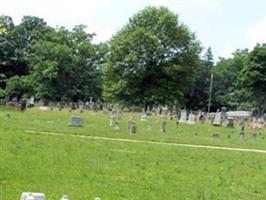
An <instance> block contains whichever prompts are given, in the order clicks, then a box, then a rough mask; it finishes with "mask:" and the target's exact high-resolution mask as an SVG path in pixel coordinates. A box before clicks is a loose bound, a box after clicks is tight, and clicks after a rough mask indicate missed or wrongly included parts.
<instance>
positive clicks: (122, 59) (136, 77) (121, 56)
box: [103, 7, 201, 108]
mask: <svg viewBox="0 0 266 200" xmlns="http://www.w3.org/2000/svg"><path fill="white" fill-rule="evenodd" d="M200 51H201V48H200V46H199V43H198V41H197V40H196V39H195V36H194V35H193V34H192V33H191V32H190V31H189V30H188V28H187V27H186V26H185V25H183V24H181V23H180V22H179V21H178V19H177V16H176V15H175V14H174V13H172V12H170V11H169V10H168V9H167V8H165V7H160V8H156V7H147V8H146V9H144V10H142V11H140V12H139V13H137V14H136V15H135V16H133V17H132V18H131V19H130V20H129V23H128V24H127V25H125V26H124V27H123V28H122V29H121V30H120V31H119V32H118V33H117V34H116V35H115V36H114V37H113V38H112V39H111V41H110V52H109V56H108V59H107V64H106V68H105V80H104V93H103V95H104V98H105V100H108V101H115V102H117V101H118V102H121V103H123V104H129V105H132V104H133V105H144V106H145V107H146V108H147V106H148V105H151V106H152V105H153V104H162V105H166V104H168V105H169V104H173V103H174V102H177V103H178V104H182V103H183V101H184V96H185V94H186V93H187V92H188V91H190V90H191V89H192V88H193V85H194V82H195V76H196V70H197V67H198V65H199V53H200Z"/></svg>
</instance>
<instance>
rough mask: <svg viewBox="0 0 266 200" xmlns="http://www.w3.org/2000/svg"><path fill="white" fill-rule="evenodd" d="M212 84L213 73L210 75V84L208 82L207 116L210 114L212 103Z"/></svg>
mask: <svg viewBox="0 0 266 200" xmlns="http://www.w3.org/2000/svg"><path fill="white" fill-rule="evenodd" d="M212 82H213V73H211V82H210V91H209V92H210V93H209V104H208V114H209V113H210V109H211V101H212Z"/></svg>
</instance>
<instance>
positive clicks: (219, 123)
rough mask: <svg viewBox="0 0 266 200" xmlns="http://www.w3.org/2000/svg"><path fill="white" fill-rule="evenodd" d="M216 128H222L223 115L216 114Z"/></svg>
mask: <svg viewBox="0 0 266 200" xmlns="http://www.w3.org/2000/svg"><path fill="white" fill-rule="evenodd" d="M213 125H214V126H221V125H222V113H221V112H216V113H215V116H214V120H213Z"/></svg>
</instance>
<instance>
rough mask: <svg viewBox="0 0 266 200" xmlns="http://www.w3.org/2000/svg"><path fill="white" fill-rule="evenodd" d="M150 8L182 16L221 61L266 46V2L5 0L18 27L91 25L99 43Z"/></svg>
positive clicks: (0, 3)
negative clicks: (30, 19)
mask: <svg viewBox="0 0 266 200" xmlns="http://www.w3.org/2000/svg"><path fill="white" fill-rule="evenodd" d="M149 5H154V6H160V5H164V6H167V7H168V8H169V9H170V10H171V11H173V12H174V13H176V14H178V16H179V20H180V21H181V22H183V23H184V24H186V25H187V26H188V27H189V28H190V30H191V31H192V32H194V33H196V35H197V38H198V39H199V40H200V41H201V42H202V46H203V47H205V49H206V48H207V47H208V46H211V48H212V50H213V54H214V56H215V58H216V60H217V58H218V57H229V56H230V54H231V52H232V51H234V50H235V49H237V48H240V49H243V48H252V47H253V46H254V45H255V44H256V43H262V42H266V0H253V1H252V0H0V14H4V15H9V16H11V17H12V18H13V20H14V22H15V23H16V24H18V23H20V20H21V18H22V17H23V16H24V15H34V16H38V17H41V18H44V20H45V21H46V22H47V23H48V24H49V25H51V26H54V27H55V26H56V25H59V26H65V27H67V28H69V29H71V28H73V26H74V25H77V24H85V25H87V27H88V28H87V31H88V32H95V33H96V34H97V37H96V38H95V42H99V41H106V40H108V39H109V38H110V37H111V36H112V34H114V33H115V32H116V31H117V30H119V29H120V28H121V27H122V26H123V25H125V24H126V23H127V22H128V19H129V18H130V17H131V16H132V15H133V14H135V13H136V12H138V11H139V10H141V9H144V8H145V7H146V6H149Z"/></svg>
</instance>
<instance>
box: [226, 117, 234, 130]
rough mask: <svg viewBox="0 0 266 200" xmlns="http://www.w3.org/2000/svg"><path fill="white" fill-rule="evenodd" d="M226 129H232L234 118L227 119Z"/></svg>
mask: <svg viewBox="0 0 266 200" xmlns="http://www.w3.org/2000/svg"><path fill="white" fill-rule="evenodd" d="M226 127H227V128H234V118H233V117H227V123H226Z"/></svg>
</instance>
